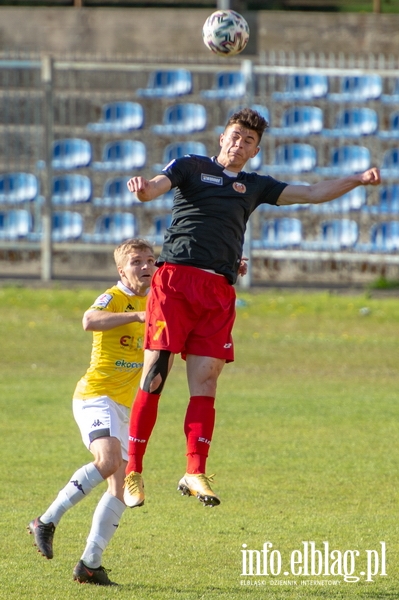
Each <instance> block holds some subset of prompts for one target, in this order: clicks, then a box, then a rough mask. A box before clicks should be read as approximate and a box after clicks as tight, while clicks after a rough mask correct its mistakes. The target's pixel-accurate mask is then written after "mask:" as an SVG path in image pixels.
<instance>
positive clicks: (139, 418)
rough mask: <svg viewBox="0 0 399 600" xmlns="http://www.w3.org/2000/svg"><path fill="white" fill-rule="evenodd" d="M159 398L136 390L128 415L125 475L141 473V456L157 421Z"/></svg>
mask: <svg viewBox="0 0 399 600" xmlns="http://www.w3.org/2000/svg"><path fill="white" fill-rule="evenodd" d="M159 398H160V394H150V393H149V392H144V391H143V390H142V389H141V388H139V389H138V390H137V394H136V398H135V399H134V402H133V406H132V411H131V413H130V423H129V445H128V455H129V460H128V463H127V467H126V475H128V474H129V473H131V472H132V471H137V472H138V473H141V472H142V471H143V456H144V454H145V451H146V449H147V444H148V440H149V439H150V436H151V433H152V430H153V429H154V425H155V423H156V420H157V414H158V402H159Z"/></svg>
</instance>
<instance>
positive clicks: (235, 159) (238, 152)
mask: <svg viewBox="0 0 399 600" xmlns="http://www.w3.org/2000/svg"><path fill="white" fill-rule="evenodd" d="M258 143H259V137H258V134H257V133H256V131H253V130H252V129H246V128H245V127H242V126H241V125H239V124H238V123H235V124H234V125H230V127H228V128H227V129H226V131H225V132H224V133H222V134H221V136H220V148H221V150H220V153H219V156H218V161H219V162H220V164H222V165H223V166H224V167H226V168H227V169H230V170H231V171H234V172H238V171H241V169H242V168H243V166H244V165H245V163H246V162H247V161H248V160H249V159H250V158H253V157H254V156H256V155H257V154H258V152H259V146H258Z"/></svg>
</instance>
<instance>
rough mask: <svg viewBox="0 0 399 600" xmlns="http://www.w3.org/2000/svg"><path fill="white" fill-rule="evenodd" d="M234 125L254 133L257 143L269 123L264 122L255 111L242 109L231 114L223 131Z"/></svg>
mask: <svg viewBox="0 0 399 600" xmlns="http://www.w3.org/2000/svg"><path fill="white" fill-rule="evenodd" d="M236 123H238V124H239V125H241V126H242V127H245V128H246V129H251V130H252V131H256V133H257V134H258V136H259V141H260V140H261V138H262V134H263V132H264V131H265V129H266V128H267V127H269V123H268V122H267V121H266V119H264V118H263V117H262V115H260V114H259V113H258V112H257V111H256V110H252V108H242V109H241V110H238V111H237V112H235V113H234V114H232V115H231V117H230V119H229V120H228V121H227V124H226V127H225V130H226V129H227V128H228V127H230V125H235V124H236Z"/></svg>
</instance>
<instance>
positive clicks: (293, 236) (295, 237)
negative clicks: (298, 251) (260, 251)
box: [252, 217, 302, 248]
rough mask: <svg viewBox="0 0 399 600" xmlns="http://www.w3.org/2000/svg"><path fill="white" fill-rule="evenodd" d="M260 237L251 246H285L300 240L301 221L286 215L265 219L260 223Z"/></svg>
mask: <svg viewBox="0 0 399 600" xmlns="http://www.w3.org/2000/svg"><path fill="white" fill-rule="evenodd" d="M261 232H262V233H261V239H260V240H254V241H253V242H252V247H253V248H287V247H292V246H299V245H300V243H301V241H302V223H301V221H300V220H299V219H290V218H286V217H282V218H277V219H267V220H266V221H264V222H263V223H262V229H261Z"/></svg>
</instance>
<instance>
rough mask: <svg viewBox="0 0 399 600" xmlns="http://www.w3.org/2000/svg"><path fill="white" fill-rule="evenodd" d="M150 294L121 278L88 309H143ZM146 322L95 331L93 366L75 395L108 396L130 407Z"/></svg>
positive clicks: (87, 397)
mask: <svg viewBox="0 0 399 600" xmlns="http://www.w3.org/2000/svg"><path fill="white" fill-rule="evenodd" d="M146 302H147V296H136V295H135V294H134V293H133V292H132V291H131V290H129V289H128V288H127V287H126V286H124V285H123V283H122V282H120V281H119V282H118V284H117V285H114V286H113V287H111V288H109V289H108V290H106V291H105V292H104V294H101V296H99V297H98V298H97V300H96V301H95V302H94V304H93V305H92V306H91V307H90V309H89V310H103V311H107V312H115V313H120V312H130V311H132V312H133V311H134V312H136V311H144V310H145V307H146ZM144 327H145V325H144V323H137V322H135V323H128V324H126V325H121V326H119V327H115V328H114V329H110V330H108V331H94V332H93V346H92V351H91V360H90V366H89V368H88V369H87V371H86V373H85V375H84V376H83V377H82V378H81V379H80V380H79V381H78V383H77V386H76V389H75V392H74V395H73V397H74V399H76V400H88V399H91V398H94V397H96V396H109V397H110V398H111V399H112V400H114V401H115V402H118V403H119V404H123V405H124V406H127V407H129V408H130V407H131V405H132V402H133V398H134V394H135V391H136V388H137V387H138V384H139V381H140V376H141V371H142V368H143V359H144V351H143V336H144Z"/></svg>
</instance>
